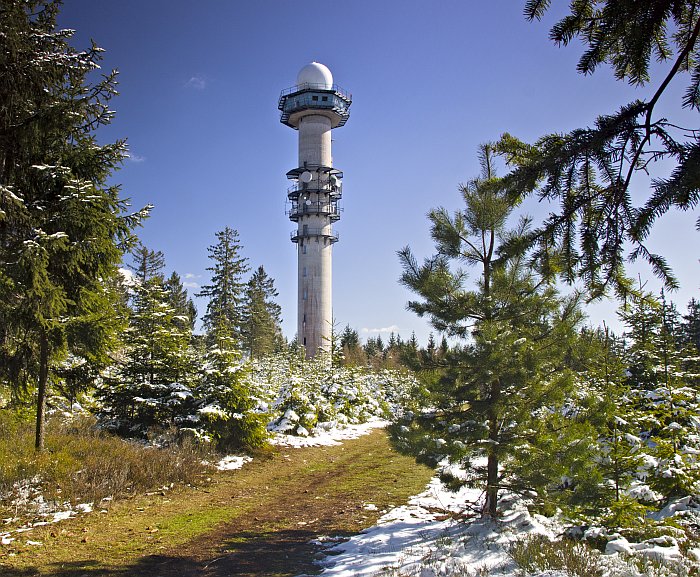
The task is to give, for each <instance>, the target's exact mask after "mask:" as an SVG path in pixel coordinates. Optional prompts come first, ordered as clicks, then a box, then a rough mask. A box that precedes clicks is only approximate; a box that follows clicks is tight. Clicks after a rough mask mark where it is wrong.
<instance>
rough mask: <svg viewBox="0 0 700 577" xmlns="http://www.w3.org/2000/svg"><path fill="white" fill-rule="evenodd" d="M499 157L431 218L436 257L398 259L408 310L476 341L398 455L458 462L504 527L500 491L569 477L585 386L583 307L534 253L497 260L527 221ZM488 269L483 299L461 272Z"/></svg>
mask: <svg viewBox="0 0 700 577" xmlns="http://www.w3.org/2000/svg"><path fill="white" fill-rule="evenodd" d="M492 162H493V156H492V151H491V148H490V147H489V146H488V145H485V146H483V147H482V148H481V164H482V176H481V177H480V178H477V179H474V180H473V181H471V182H469V183H468V184H467V185H464V186H462V187H461V193H462V198H463V200H464V203H465V207H464V209H463V210H461V211H458V212H456V213H455V214H454V215H450V214H449V213H448V211H447V210H445V209H443V208H440V209H435V210H433V211H431V212H430V214H429V218H430V221H431V224H432V227H431V235H432V237H433V239H434V241H435V244H436V249H437V253H436V254H435V256H433V257H431V258H429V259H427V260H426V261H425V262H424V264H422V265H420V264H419V263H418V262H417V260H416V259H415V257H414V256H413V254H412V253H411V251H410V249H409V248H408V247H406V248H404V249H403V250H402V251H400V253H399V256H400V259H401V262H402V265H403V269H404V273H403V276H402V277H401V281H402V283H403V284H405V285H406V286H408V287H409V288H410V289H412V290H413V291H415V292H416V293H417V294H418V295H419V296H420V297H421V300H420V301H411V302H410V303H409V305H408V306H409V308H410V309H411V310H413V311H414V312H416V313H417V314H418V315H420V316H427V317H428V318H429V319H430V321H431V324H432V325H433V326H434V327H435V328H436V329H437V330H439V331H441V332H443V333H445V334H447V335H451V336H454V337H460V338H467V337H470V341H469V343H468V344H467V346H465V347H464V348H462V349H460V350H459V351H455V353H454V354H452V355H448V357H447V359H446V360H445V367H444V369H443V371H442V373H441V374H440V375H439V377H440V378H438V379H431V381H429V382H427V383H425V385H426V390H427V395H428V396H427V398H425V399H423V400H421V401H419V406H417V407H416V408H415V410H413V411H410V412H408V413H407V416H408V419H407V422H406V423H405V424H403V425H402V426H399V427H395V428H394V433H395V435H396V436H397V440H398V443H399V446H403V447H404V448H405V449H407V450H409V451H411V452H414V453H415V454H417V455H418V457H419V458H420V459H423V460H426V461H433V462H436V461H437V460H439V459H440V458H442V457H445V456H448V457H449V458H450V459H452V460H453V461H457V462H461V463H462V464H463V465H465V466H466V467H467V468H468V469H469V471H470V473H471V477H472V482H473V483H475V484H477V485H479V486H483V487H484V490H485V494H486V501H485V503H484V508H483V512H484V514H485V515H488V516H491V517H495V516H496V514H497V504H498V495H499V492H500V491H501V490H503V489H506V488H508V489H511V490H514V491H526V490H528V491H533V490H534V491H536V492H537V493H538V495H539V496H540V498H541V499H542V500H543V501H544V500H545V499H546V488H547V487H548V485H549V484H550V483H552V482H554V480H558V479H560V478H561V476H562V475H563V474H565V473H566V474H569V473H570V470H569V469H568V467H569V466H570V465H571V463H572V458H571V456H572V454H573V453H575V452H576V450H578V449H579V448H580V446H581V445H580V443H578V444H577V443H576V442H571V443H569V442H566V441H568V440H571V439H567V440H564V437H565V436H566V434H567V433H568V434H570V436H571V438H575V436H576V434H575V433H576V432H572V431H573V427H572V426H565V424H566V425H569V424H568V423H566V419H565V418H564V417H563V412H562V411H561V410H560V409H561V408H562V406H563V404H564V402H565V399H566V397H567V395H570V394H571V393H572V390H573V385H574V382H575V381H574V375H573V374H572V372H571V371H570V370H568V367H567V364H566V359H567V354H568V353H569V352H570V350H571V349H572V348H573V347H574V346H575V345H574V343H575V338H576V332H575V327H576V324H577V323H578V321H579V319H580V313H579V312H578V309H577V303H576V298H575V297H573V298H572V299H568V300H567V299H563V298H561V297H559V296H558V295H557V293H556V291H555V289H554V288H553V287H552V286H550V285H548V284H546V283H544V282H542V279H541V278H540V276H539V275H538V274H537V273H536V272H535V271H534V270H533V269H531V268H529V267H527V266H526V265H527V263H526V259H525V255H524V254H523V253H522V252H521V253H516V254H514V253H511V254H510V255H509V256H507V257H504V258H498V256H497V249H498V248H499V245H503V244H506V243H511V244H518V242H519V239H521V238H523V237H524V236H525V235H526V233H527V222H526V221H523V222H521V225H520V227H519V229H518V230H516V231H515V232H513V233H508V232H507V231H506V228H505V225H506V220H507V219H508V217H509V215H510V213H511V210H512V205H511V204H510V203H509V202H508V199H507V197H506V195H505V194H504V192H503V190H502V188H501V187H500V181H499V180H498V179H497V178H496V177H495V174H494V171H493V165H492ZM463 265H466V266H469V267H473V266H478V267H479V268H480V273H481V277H480V279H479V280H478V282H477V283H476V286H475V287H474V288H473V289H471V290H470V289H469V288H468V287H467V286H466V278H467V276H466V272H465V271H464V270H462V269H460V268H456V267H459V266H463Z"/></svg>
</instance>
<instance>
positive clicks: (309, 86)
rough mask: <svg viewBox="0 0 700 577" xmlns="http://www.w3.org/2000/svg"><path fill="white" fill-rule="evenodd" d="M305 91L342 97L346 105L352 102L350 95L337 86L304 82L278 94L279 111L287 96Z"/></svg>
mask: <svg viewBox="0 0 700 577" xmlns="http://www.w3.org/2000/svg"><path fill="white" fill-rule="evenodd" d="M306 90H314V91H318V92H329V93H330V92H333V93H335V94H337V95H338V96H340V97H342V98H343V99H344V100H347V101H348V104H349V103H351V102H352V94H351V93H350V92H348V91H347V90H345V89H344V88H341V87H340V86H338V85H337V84H332V85H331V86H330V87H329V86H328V85H327V84H314V83H311V82H304V83H303V84H297V85H295V86H290V87H289V88H285V89H284V90H283V91H282V92H280V99H279V104H278V107H279V108H280V110H281V109H282V106H283V103H284V99H285V98H286V97H287V96H290V95H292V94H296V93H297V92H304V91H306Z"/></svg>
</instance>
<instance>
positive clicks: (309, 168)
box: [287, 164, 343, 200]
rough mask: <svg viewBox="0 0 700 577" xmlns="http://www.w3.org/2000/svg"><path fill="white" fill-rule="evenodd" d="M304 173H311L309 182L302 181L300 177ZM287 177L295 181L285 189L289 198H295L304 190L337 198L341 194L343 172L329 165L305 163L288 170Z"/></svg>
mask: <svg viewBox="0 0 700 577" xmlns="http://www.w3.org/2000/svg"><path fill="white" fill-rule="evenodd" d="M304 173H310V174H311V180H310V181H309V182H303V181H302V178H301V177H302V175H303V174H304ZM287 178H288V179H290V180H294V181H296V182H295V183H294V184H293V185H292V186H290V187H289V188H288V189H287V197H288V198H289V199H290V200H297V199H298V198H299V195H300V194H302V193H304V192H311V193H319V194H328V195H330V197H331V199H339V198H341V197H342V196H343V193H342V179H343V173H342V171H340V170H338V169H336V168H333V167H331V166H319V165H316V164H313V165H312V164H307V165H306V166H300V167H298V168H293V169H292V170H290V171H289V172H288V173H287Z"/></svg>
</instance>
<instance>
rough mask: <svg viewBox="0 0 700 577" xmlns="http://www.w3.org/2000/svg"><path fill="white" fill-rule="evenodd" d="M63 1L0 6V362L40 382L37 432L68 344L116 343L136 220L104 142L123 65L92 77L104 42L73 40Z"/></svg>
mask: <svg viewBox="0 0 700 577" xmlns="http://www.w3.org/2000/svg"><path fill="white" fill-rule="evenodd" d="M59 7H60V3H59V2H53V1H41V2H27V1H23V0H8V1H7V2H3V5H2V7H1V8H0V15H1V17H0V51H1V52H2V53H3V55H4V56H3V58H2V60H1V61H0V77H1V78H2V82H0V109H2V110H3V114H2V119H0V139H1V140H0V261H1V262H2V263H3V265H2V269H1V270H0V327H2V328H0V356H1V359H2V360H1V362H0V367H1V369H2V374H1V375H0V378H2V379H3V380H4V381H5V382H7V383H9V385H10V386H11V387H12V389H13V390H14V391H15V392H16V393H21V392H22V391H24V390H26V389H27V388H30V387H33V386H34V384H35V383H38V395H37V439H36V444H37V447H38V448H41V446H42V445H43V422H44V418H43V417H44V404H45V399H46V395H47V387H48V382H49V375H50V373H51V372H52V363H55V362H59V361H60V360H61V359H63V358H64V357H65V355H66V352H67V351H69V350H72V351H75V352H77V354H81V355H82V356H85V352H86V351H87V350H89V351H91V353H90V354H91V355H93V356H94V357H95V358H96V359H99V360H104V355H105V352H106V351H108V350H109V349H110V348H111V347H113V345H114V332H115V331H116V330H118V329H119V327H118V326H115V324H114V323H113V322H112V321H111V319H110V317H109V311H110V310H111V309H113V308H114V307H113V305H114V303H115V302H116V301H117V295H116V294H115V292H114V284H113V282H112V281H113V279H114V278H115V276H116V275H117V267H118V265H119V263H120V260H121V255H122V248H123V246H124V245H125V244H129V243H130V242H131V241H132V240H133V239H132V236H131V229H132V228H133V227H134V226H135V225H136V224H137V223H138V222H139V220H140V219H141V218H142V217H144V216H145V214H146V212H147V211H141V212H140V213H138V214H136V215H128V214H126V213H125V210H126V208H127V203H126V201H124V200H123V199H120V198H119V188H118V187H116V186H112V185H109V184H107V181H108V179H109V177H110V176H111V174H112V172H113V171H114V170H115V169H116V168H117V167H118V166H119V164H120V163H121V162H122V160H123V158H124V157H125V155H126V147H125V143H124V142H123V141H117V142H116V143H113V144H105V145H102V144H99V143H98V142H97V139H96V137H95V131H96V129H97V128H99V127H100V126H103V125H106V124H109V123H110V121H111V119H112V117H113V112H112V111H110V110H109V107H108V106H109V101H110V99H111V98H112V97H113V96H114V95H115V94H116V74H117V73H116V71H112V72H111V73H108V74H106V75H103V76H102V77H101V79H100V80H99V81H97V82H94V83H93V82H91V78H92V72H93V71H94V70H95V69H96V68H97V67H98V62H99V61H100V59H101V53H102V49H100V48H98V47H97V46H96V45H94V44H93V45H92V46H91V47H90V48H89V49H87V50H84V51H78V50H76V49H75V48H73V47H72V46H71V45H70V39H71V36H72V31H65V30H57V29H56V15H57V13H58V10H59Z"/></svg>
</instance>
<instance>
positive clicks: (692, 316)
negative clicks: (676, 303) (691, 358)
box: [681, 298, 700, 352]
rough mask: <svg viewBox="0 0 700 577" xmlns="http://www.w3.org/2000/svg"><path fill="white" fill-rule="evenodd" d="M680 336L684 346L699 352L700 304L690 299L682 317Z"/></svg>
mask: <svg viewBox="0 0 700 577" xmlns="http://www.w3.org/2000/svg"><path fill="white" fill-rule="evenodd" d="M681 336H682V340H683V342H684V343H685V344H688V345H692V346H694V347H695V348H696V349H697V351H698V352H700V302H698V301H697V300H695V299H694V298H693V299H690V302H689V303H688V312H687V314H685V315H683V323H682V325H681Z"/></svg>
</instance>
